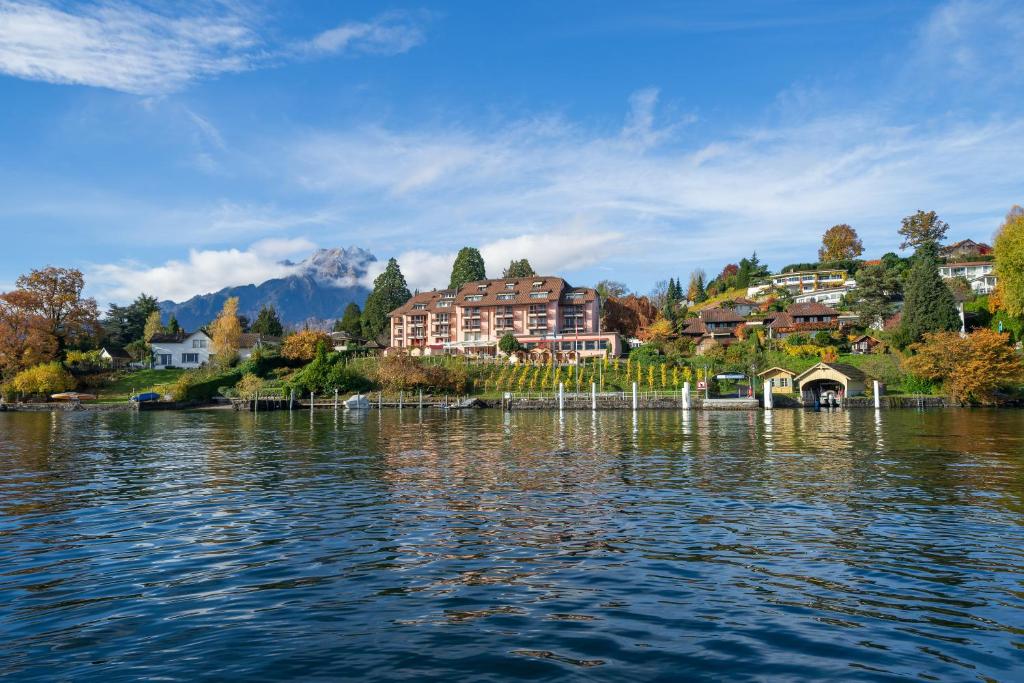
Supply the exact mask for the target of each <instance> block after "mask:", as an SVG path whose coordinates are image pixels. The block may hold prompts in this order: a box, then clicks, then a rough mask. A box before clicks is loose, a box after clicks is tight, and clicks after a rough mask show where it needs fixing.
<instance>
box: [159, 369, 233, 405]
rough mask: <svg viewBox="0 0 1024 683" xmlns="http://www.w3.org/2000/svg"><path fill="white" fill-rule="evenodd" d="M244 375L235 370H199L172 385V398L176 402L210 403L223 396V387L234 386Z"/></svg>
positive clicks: (182, 376)
mask: <svg viewBox="0 0 1024 683" xmlns="http://www.w3.org/2000/svg"><path fill="white" fill-rule="evenodd" d="M241 377H242V373H241V372H240V371H239V370H238V369H237V368H234V369H232V370H228V371H226V372H222V371H219V370H217V369H215V368H212V367H211V368H199V369H198V370H189V371H187V372H185V373H182V375H181V376H180V377H178V379H177V381H175V382H174V384H172V385H171V397H172V398H173V399H174V400H175V401H181V402H188V401H209V400H210V399H211V398H213V397H214V396H217V395H218V394H221V393H222V392H221V389H222V388H223V387H230V386H234V385H235V384H236V383H237V382H238V380H239V379H241Z"/></svg>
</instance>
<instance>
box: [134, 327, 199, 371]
mask: <svg viewBox="0 0 1024 683" xmlns="http://www.w3.org/2000/svg"><path fill="white" fill-rule="evenodd" d="M149 346H150V348H151V349H152V350H153V367H154V368H156V369H157V370H163V369H165V368H198V367H202V366H203V365H205V364H206V363H207V362H209V360H210V354H211V349H210V347H211V346H212V340H211V339H210V337H209V335H207V334H206V333H205V332H203V331H202V330H196V331H195V332H185V331H182V332H178V333H177V334H157V335H153V338H152V339H150V340H149Z"/></svg>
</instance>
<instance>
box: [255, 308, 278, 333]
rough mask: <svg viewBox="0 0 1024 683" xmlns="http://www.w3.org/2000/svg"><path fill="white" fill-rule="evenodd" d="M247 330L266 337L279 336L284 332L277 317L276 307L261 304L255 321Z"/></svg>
mask: <svg viewBox="0 0 1024 683" xmlns="http://www.w3.org/2000/svg"><path fill="white" fill-rule="evenodd" d="M249 330H250V331H251V332H254V333H255V334H262V335H264V336H266V337H280V336H281V335H283V334H284V325H282V324H281V318H279V317H278V315H277V309H276V308H274V307H273V306H261V307H260V312H259V313H258V314H257V315H256V322H254V323H253V324H252V327H250V328H249Z"/></svg>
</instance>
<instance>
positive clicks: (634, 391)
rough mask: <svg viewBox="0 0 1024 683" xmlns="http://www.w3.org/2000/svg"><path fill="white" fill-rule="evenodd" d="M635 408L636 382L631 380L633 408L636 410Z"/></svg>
mask: <svg viewBox="0 0 1024 683" xmlns="http://www.w3.org/2000/svg"><path fill="white" fill-rule="evenodd" d="M636 408H637V402H636V382H633V410H636Z"/></svg>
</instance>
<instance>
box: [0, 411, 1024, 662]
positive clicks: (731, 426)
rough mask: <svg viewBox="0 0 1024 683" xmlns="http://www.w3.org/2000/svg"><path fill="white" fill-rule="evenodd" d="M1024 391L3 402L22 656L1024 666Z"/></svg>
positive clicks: (11, 638) (4, 550) (0, 585)
mask: <svg viewBox="0 0 1024 683" xmlns="http://www.w3.org/2000/svg"><path fill="white" fill-rule="evenodd" d="M1022 497H1024V414H1022V413H1020V412H995V411H991V412H990V411H935V412H914V411H892V412H883V413H881V414H880V415H877V416H876V414H875V413H874V412H871V411H853V412H837V413H818V414H816V413H808V412H796V411H777V412H776V414H775V415H773V416H767V417H766V416H763V415H761V414H755V413H694V414H692V415H683V414H680V413H677V412H642V413H640V414H639V415H637V416H636V417H634V416H633V415H632V414H630V413H628V412H622V413H619V412H607V413H599V414H596V415H592V414H591V413H589V412H579V413H575V412H570V413H566V414H565V415H564V416H563V417H561V418H560V417H559V416H558V415H557V414H551V413H516V414H503V413H501V412H499V411H480V412H467V413H463V414H452V415H447V416H446V415H442V414H439V413H436V412H429V411H428V412H425V413H423V414H420V413H419V412H417V411H416V410H405V411H404V412H399V411H391V412H389V411H384V412H383V413H376V412H373V413H371V414H369V415H363V416H357V415H348V414H345V413H340V414H337V415H336V414H334V413H332V412H324V413H319V414H317V415H315V416H312V417H311V416H310V415H309V414H308V413H294V414H288V413H267V414H262V415H259V416H252V415H248V414H235V413H230V412H228V413H225V412H206V413H203V412H196V413H143V414H54V415H49V414H45V415H43V414H39V415H35V414H11V413H6V414H0V636H2V637H0V677H4V676H9V677H11V678H12V679H47V680H50V679H55V678H59V679H65V680H75V681H81V680H90V679H102V680H107V681H109V680H122V679H135V678H154V679H155V678H159V679H163V680H195V679H197V678H217V679H225V678H233V679H246V680H258V679H281V678H298V679H303V680H309V679H318V678H319V679H331V680H337V679H343V678H364V679H367V678H372V679H378V680H379V679H386V680H402V679H408V680H424V679H430V678H438V679H441V678H443V679H448V680H459V679H472V680H482V679H493V680H507V679H514V678H524V679H525V678H529V679H531V680H537V679H551V680H554V679H558V680H566V679H573V678H576V679H581V680H583V679H586V680H655V679H662V680H695V679H698V680H699V679H722V680H731V681H742V680H812V679H833V680H835V679H841V680H908V679H915V680H948V681H951V680H998V681H1020V680H1024V531H1022V521H1024V516H1022V512H1024V504H1022Z"/></svg>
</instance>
